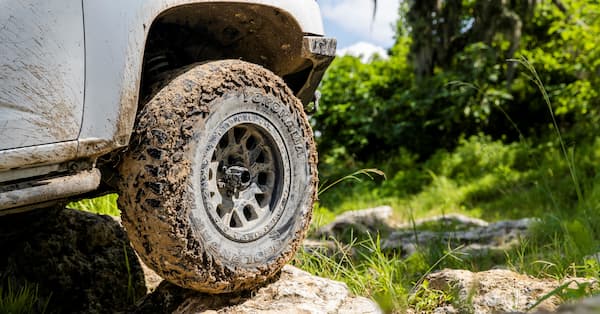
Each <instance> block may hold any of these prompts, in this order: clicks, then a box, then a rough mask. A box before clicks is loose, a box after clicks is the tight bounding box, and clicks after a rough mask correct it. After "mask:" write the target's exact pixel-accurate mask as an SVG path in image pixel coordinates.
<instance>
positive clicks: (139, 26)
mask: <svg viewBox="0 0 600 314" xmlns="http://www.w3.org/2000/svg"><path fill="white" fill-rule="evenodd" d="M195 3H227V4H229V3H231V4H235V3H239V4H255V5H265V6H271V7H274V8H277V10H279V11H282V12H285V13H287V14H288V15H289V16H291V17H293V19H294V21H295V23H297V24H298V26H299V27H300V29H301V30H302V32H303V33H305V34H316V35H320V34H323V25H322V21H321V16H320V11H319V7H318V5H317V3H316V1H315V0H294V1H289V0H237V1H227V0H221V1H214V0H127V1H121V0H45V1H34V0H20V1H17V0H0V132H1V134H0V136H1V138H2V140H0V172H1V171H5V170H8V169H12V168H26V167H32V166H38V165H46V164H53V163H61V162H65V161H69V160H73V159H75V158H85V157H94V156H100V155H102V154H105V153H108V152H110V151H112V150H114V149H116V148H118V147H122V146H124V145H127V143H128V140H129V135H130V134H129V133H130V132H131V129H132V127H133V123H134V119H135V114H136V107H137V105H138V96H139V88H140V77H141V72H142V66H143V64H142V63H143V56H144V48H145V44H146V38H147V35H148V33H149V31H150V26H151V25H152V23H153V21H154V20H155V18H156V17H157V16H159V15H160V14H161V13H163V12H165V11H166V10H168V9H170V8H175V7H177V6H181V5H190V4H195ZM277 31H279V30H274V33H277ZM84 38H85V42H84ZM32 69H34V70H35V71H33V70H32ZM52 143H55V144H52ZM59 144H60V145H59ZM40 145H41V146H40ZM0 175H1V174H0ZM0 179H1V176H0ZM0 182H1V180H0Z"/></svg>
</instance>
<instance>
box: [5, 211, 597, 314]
mask: <svg viewBox="0 0 600 314" xmlns="http://www.w3.org/2000/svg"><path fill="white" fill-rule="evenodd" d="M391 214H392V210H391V208H389V207H379V208H374V209H369V210H364V211H356V212H348V213H345V214H343V215H340V216H339V217H338V218H337V219H336V220H335V221H334V222H333V223H331V224H329V225H326V226H324V227H322V228H320V229H319V230H317V232H316V233H315V234H314V236H313V238H312V239H308V240H307V241H305V249H306V250H308V251H310V250H321V252H323V250H325V252H328V251H330V253H332V252H333V251H335V250H336V249H338V246H339V245H337V244H335V243H333V242H332V241H328V240H327V239H329V238H330V237H335V238H336V239H341V241H342V243H343V240H344V239H345V238H348V237H349V230H350V229H353V230H354V231H353V232H352V235H353V236H360V235H361V234H362V235H365V234H368V233H374V232H381V234H383V235H384V237H383V238H382V239H381V241H382V242H381V244H382V247H384V249H385V250H389V251H393V252H396V253H399V254H402V255H410V254H413V253H414V252H415V250H416V249H417V247H418V246H419V245H421V244H424V243H428V242H430V241H444V243H449V245H451V246H453V247H456V248H457V250H461V251H463V252H466V253H468V254H489V253H490V252H495V251H502V250H504V249H506V248H509V247H511V246H512V245H515V244H516V243H517V239H519V238H520V237H524V236H526V232H527V228H528V226H529V224H531V223H532V222H533V221H534V220H531V219H523V220H516V221H502V222H496V223H487V222H485V221H482V220H479V219H473V218H469V217H465V216H460V215H447V216H443V217H434V218H430V219H426V220H420V221H415V222H413V223H411V224H408V225H400V224H391V223H390V221H391V220H390V217H391ZM449 230H450V231H449ZM0 249H1V250H2V252H3V256H4V258H2V259H0V279H2V280H3V282H7V281H11V282H12V284H13V285H17V286H19V285H23V284H26V283H36V284H37V285H38V289H39V295H40V296H41V297H42V298H48V300H49V304H48V311H47V312H50V313H54V312H56V313H116V312H122V313H217V312H218V313H282V312H286V313H379V312H380V310H379V308H378V307H377V305H376V304H375V303H374V302H373V301H371V300H369V299H366V298H363V297H357V296H353V295H352V294H351V293H350V292H349V290H348V288H347V287H346V285H345V284H343V283H340V282H336V281H332V280H329V279H325V278H320V277H316V276H312V275H310V274H308V273H306V272H304V271H302V270H300V269H297V268H295V267H293V266H289V265H288V266H285V267H284V268H283V270H282V271H281V273H280V274H279V275H278V276H277V277H276V278H273V280H272V281H271V282H269V283H266V284H265V285H264V286H262V287H259V288H257V289H256V290H254V291H248V292H244V293H237V294H224V295H216V296H215V295H208V294H202V293H198V292H194V291H190V290H185V289H182V288H179V287H177V286H175V285H172V284H170V283H168V282H165V281H163V280H162V279H161V278H160V277H158V276H157V275H156V274H155V273H153V272H152V271H151V270H149V269H148V268H146V267H145V266H144V265H143V264H141V263H140V261H139V260H138V259H137V257H136V255H135V253H134V252H133V250H132V249H131V247H130V246H129V242H128V241H127V238H126V235H125V232H124V231H123V229H122V227H121V225H120V223H119V221H118V220H115V219H114V218H111V217H108V216H103V215H94V214H89V213H86V212H81V211H74V210H69V209H64V210H61V209H51V210H46V211H44V212H43V213H33V214H29V215H25V216H18V217H10V218H3V219H2V220H0ZM426 280H427V281H428V282H429V288H430V289H436V290H440V291H447V292H452V293H454V294H455V295H456V296H458V298H459V300H461V302H459V303H460V304H464V306H465V307H460V306H458V307H457V306H456V304H453V305H451V304H448V305H443V306H440V307H439V308H437V309H436V310H435V313H464V312H465V311H467V312H470V313H520V312H525V311H526V310H527V308H529V307H530V306H531V305H533V304H535V303H536V302H537V301H538V300H539V299H540V298H541V297H542V296H544V295H546V294H548V293H549V292H551V291H552V290H554V289H555V288H556V287H558V286H560V285H561V284H563V283H564V282H565V281H561V282H559V281H556V280H550V279H537V278H532V277H529V276H526V275H522V274H518V273H515V272H512V271H510V270H507V269H492V270H488V271H484V272H478V273H473V272H469V271H466V270H455V269H444V270H441V271H438V272H434V273H432V274H429V275H428V276H427V277H426ZM568 280H570V281H571V284H572V285H575V284H576V283H577V282H579V283H581V282H585V283H589V284H591V285H597V284H598V283H597V282H594V281H590V280H588V279H584V278H570V279H568ZM559 303H560V300H559V299H558V298H556V297H550V298H548V299H546V300H545V301H544V302H542V303H541V304H540V305H539V306H538V307H536V310H537V311H540V312H539V313H548V312H554V311H558V312H559V313H584V314H585V313H600V299H597V298H596V299H594V298H592V299H588V300H585V301H583V302H580V303H578V304H576V305H573V304H570V305H562V306H560V304H559ZM412 313H415V311H413V312H412Z"/></svg>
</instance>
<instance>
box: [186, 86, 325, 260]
mask: <svg viewBox="0 0 600 314" xmlns="http://www.w3.org/2000/svg"><path fill="white" fill-rule="evenodd" d="M209 112H210V113H209V114H208V116H207V117H206V118H205V119H204V123H203V124H199V126H201V127H202V129H200V130H196V134H195V136H194V137H193V138H194V144H195V145H192V146H191V148H192V149H191V151H190V152H191V153H192V154H193V155H192V158H191V159H192V165H191V175H190V179H191V182H190V187H191V189H190V193H192V194H193V195H192V196H193V197H191V198H184V199H191V200H193V204H190V205H191V213H190V219H191V225H192V226H193V231H194V232H195V233H196V235H197V239H198V240H199V241H200V242H201V243H203V246H204V248H205V251H206V252H207V253H209V254H210V255H213V256H214V257H216V258H217V259H218V260H220V261H221V262H222V263H223V264H224V265H225V266H229V267H231V268H238V267H241V268H246V269H255V268H259V267H265V266H268V265H269V264H271V263H279V261H278V260H279V259H281V258H289V257H290V256H289V255H291V254H292V253H293V252H294V251H295V248H296V246H297V245H298V242H299V241H300V240H301V239H302V238H303V236H304V232H305V230H306V227H307V225H308V223H309V220H310V212H311V210H312V197H313V193H314V184H313V182H312V180H313V179H312V177H313V174H312V173H311V165H310V147H309V144H307V143H308V142H310V141H307V140H306V137H307V136H311V134H306V130H305V128H304V127H303V124H302V120H301V119H305V118H304V117H303V116H301V115H300V114H299V113H298V112H297V110H296V108H294V106H293V104H286V103H284V102H283V100H282V99H279V98H278V97H276V96H275V95H273V94H271V93H268V92H266V91H265V90H264V89H259V88H254V87H244V88H242V89H236V90H229V91H226V92H225V93H224V94H223V95H222V96H221V97H219V98H217V99H215V100H213V101H212V102H211V103H210V104H209ZM243 114H249V116H259V117H261V118H262V119H264V120H266V121H268V122H269V123H270V124H271V125H272V126H273V128H270V130H267V131H268V132H269V133H272V132H273V131H275V132H277V133H276V134H270V135H271V136H272V137H280V138H281V139H282V142H283V144H284V145H283V146H284V147H283V149H280V151H279V153H280V154H281V156H280V158H281V159H282V160H283V161H282V162H283V164H284V167H288V166H289V171H284V178H283V180H284V181H285V180H287V181H288V182H289V191H283V192H282V200H281V201H282V202H284V203H285V204H282V205H281V206H283V208H282V209H281V216H280V217H279V218H278V219H277V221H276V222H274V224H273V225H272V227H271V228H270V229H269V230H268V231H267V232H266V233H265V234H263V235H262V236H261V237H259V238H257V239H255V240H251V241H247V242H242V241H237V240H233V239H231V238H229V237H227V236H225V235H224V234H223V233H221V231H220V230H219V229H218V228H217V226H216V225H215V223H214V222H213V221H212V220H211V217H210V216H209V214H208V212H207V210H211V209H210V208H208V209H207V208H206V206H205V198H206V197H207V196H206V195H203V193H202V192H201V191H203V187H202V182H206V179H207V178H206V172H203V169H206V160H207V158H209V156H208V155H207V154H212V151H211V147H214V141H215V140H216V141H219V139H220V137H219V136H218V134H217V132H219V131H218V129H219V127H221V128H222V122H223V121H225V120H227V119H229V118H231V117H233V116H236V115H237V116H240V115H243ZM232 127H233V126H232Z"/></svg>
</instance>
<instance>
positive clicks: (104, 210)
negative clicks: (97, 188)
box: [67, 194, 121, 216]
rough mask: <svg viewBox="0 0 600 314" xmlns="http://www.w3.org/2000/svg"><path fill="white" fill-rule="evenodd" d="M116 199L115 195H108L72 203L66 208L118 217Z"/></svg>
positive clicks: (119, 213)
mask: <svg viewBox="0 0 600 314" xmlns="http://www.w3.org/2000/svg"><path fill="white" fill-rule="evenodd" d="M117 197H118V195H117V194H109V195H104V196H101V197H96V198H91V199H84V200H80V201H77V202H73V203H70V204H69V205H68V206H67V207H69V208H74V209H79V210H84V211H87V212H90V213H94V214H103V215H109V216H119V215H121V211H120V210H119V208H118V207H117Z"/></svg>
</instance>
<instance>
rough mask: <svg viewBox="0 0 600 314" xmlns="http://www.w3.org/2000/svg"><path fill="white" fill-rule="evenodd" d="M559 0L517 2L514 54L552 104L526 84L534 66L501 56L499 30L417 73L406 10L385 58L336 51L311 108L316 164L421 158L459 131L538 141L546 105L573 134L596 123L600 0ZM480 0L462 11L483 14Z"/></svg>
mask: <svg viewBox="0 0 600 314" xmlns="http://www.w3.org/2000/svg"><path fill="white" fill-rule="evenodd" d="M563 2H564V5H565V10H566V11H565V12H563V11H561V9H559V8H558V7H557V6H556V5H555V4H553V3H552V2H551V1H542V2H541V3H540V4H538V5H535V6H533V7H531V8H529V9H533V11H531V12H530V11H529V9H527V10H521V9H515V10H516V11H517V12H519V15H520V18H521V20H522V22H523V27H522V30H521V32H522V35H521V36H520V38H519V45H518V47H519V49H517V50H516V51H515V54H514V55H515V56H516V57H521V56H522V57H525V58H526V59H527V60H529V62H530V63H531V65H533V66H535V68H536V69H537V71H538V74H539V77H538V80H539V82H541V83H543V84H544V86H545V88H546V90H547V91H548V97H549V98H551V99H552V107H551V108H552V110H551V111H548V110H547V104H548V102H547V99H545V98H543V97H540V95H539V91H538V90H537V89H536V88H535V85H532V84H531V82H530V76H531V73H530V72H529V71H527V70H526V69H523V68H519V67H518V65H516V64H514V62H511V61H508V60H506V59H507V53H506V51H507V49H508V48H507V47H510V46H511V43H510V42H508V41H507V37H506V36H504V35H499V36H495V37H493V38H491V39H490V40H489V41H485V40H480V41H477V40H472V39H473V38H470V39H469V40H468V43H467V44H465V45H464V46H460V47H461V49H458V50H457V51H454V52H452V53H451V54H450V55H449V56H448V57H449V59H448V60H446V61H444V62H445V63H443V64H441V65H440V66H437V67H435V68H434V70H433V73H432V74H431V75H427V76H425V77H421V78H420V79H415V75H414V68H415V66H416V65H415V63H416V62H417V61H415V58H414V57H411V55H410V54H411V52H410V49H409V47H410V46H411V44H412V43H413V41H414V38H411V37H410V36H412V35H411V33H410V25H407V24H406V23H407V21H406V19H405V18H403V19H400V21H399V24H398V25H399V26H398V30H399V32H398V34H397V43H396V45H395V46H394V47H393V48H392V49H391V53H392V55H391V57H390V58H389V59H388V60H376V61H373V62H371V63H368V64H363V63H361V62H360V61H359V60H358V59H357V58H353V57H349V56H346V57H342V58H339V59H337V60H335V61H334V63H333V64H332V66H331V68H330V70H329V71H328V73H327V75H326V77H325V79H324V81H323V84H322V86H321V92H322V95H323V97H322V99H321V110H320V111H319V112H318V113H317V114H315V116H314V117H313V126H314V128H315V129H316V131H317V132H316V133H317V134H319V136H318V137H317V140H318V144H319V150H320V154H321V156H322V157H323V159H322V160H324V161H325V164H326V165H324V166H322V170H323V171H325V172H327V174H328V175H335V174H336V173H335V169H331V166H330V165H329V164H330V161H333V160H335V161H336V162H337V164H338V166H339V168H346V167H347V166H354V167H355V166H356V163H357V162H371V163H379V162H382V161H385V160H387V159H389V158H393V157H394V156H395V155H396V154H397V153H398V151H399V148H405V149H406V150H408V151H409V152H411V153H412V154H415V155H416V156H417V158H418V160H425V159H427V158H428V157H429V156H431V155H432V154H433V153H435V151H436V150H437V149H440V148H444V149H448V150H450V149H453V148H454V147H455V146H456V145H457V144H458V143H459V139H460V138H463V137H464V138H468V137H469V136H471V135H475V134H479V133H484V134H487V135H490V136H491V137H492V138H493V139H502V140H503V141H505V142H512V141H518V140H521V139H522V138H523V136H526V137H528V138H531V139H532V140H533V141H536V142H537V141H538V140H539V139H543V138H544V137H547V136H548V135H550V134H551V132H552V130H551V129H549V128H548V125H549V124H550V123H551V122H550V114H552V113H553V114H555V115H556V123H557V125H558V127H559V128H560V129H561V130H562V131H566V132H569V133H570V134H573V136H576V137H578V138H579V137H583V138H585V137H588V136H589V134H593V132H596V133H597V132H598V131H600V112H599V110H600V109H599V108H600V106H599V104H600V98H599V97H600V95H599V94H598V92H597V91H596V89H597V88H595V86H600V81H599V79H598V75H596V72H597V69H598V68H599V67H600V61H599V60H600V43H599V42H598V41H599V40H600V36H599V35H600V18H598V15H599V14H600V13H598V12H600V4H597V3H594V2H589V1H581V0H570V1H563ZM482 3H483V1H482ZM446 5H448V4H446ZM478 5H479V2H478V1H470V2H464V3H463V7H462V8H461V9H460V10H463V17H461V18H462V19H465V20H467V21H468V19H469V18H470V16H472V14H480V13H481V12H479V13H477V12H476V11H477V10H479V9H481V8H479V7H477V6H478ZM407 10H408V8H406V6H404V7H403V9H402V11H403V14H410V13H406V12H407ZM430 10H433V7H432V8H430ZM467 24H468V23H467ZM465 27H466V26H465ZM473 27H475V26H473ZM491 31H492V30H491ZM494 31H500V30H499V29H496V30H494ZM499 34H501V32H500V33H499ZM421 35H422V34H419V36H421ZM464 35H465V36H467V35H468V36H471V35H472V34H471V33H469V34H464ZM440 36H441V35H440ZM459 37H460V36H459ZM482 38H483V37H482ZM454 39H455V38H453V39H452V40H454ZM509 57H510V56H509ZM438 61H439V60H438ZM440 62H441V61H440Z"/></svg>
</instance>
